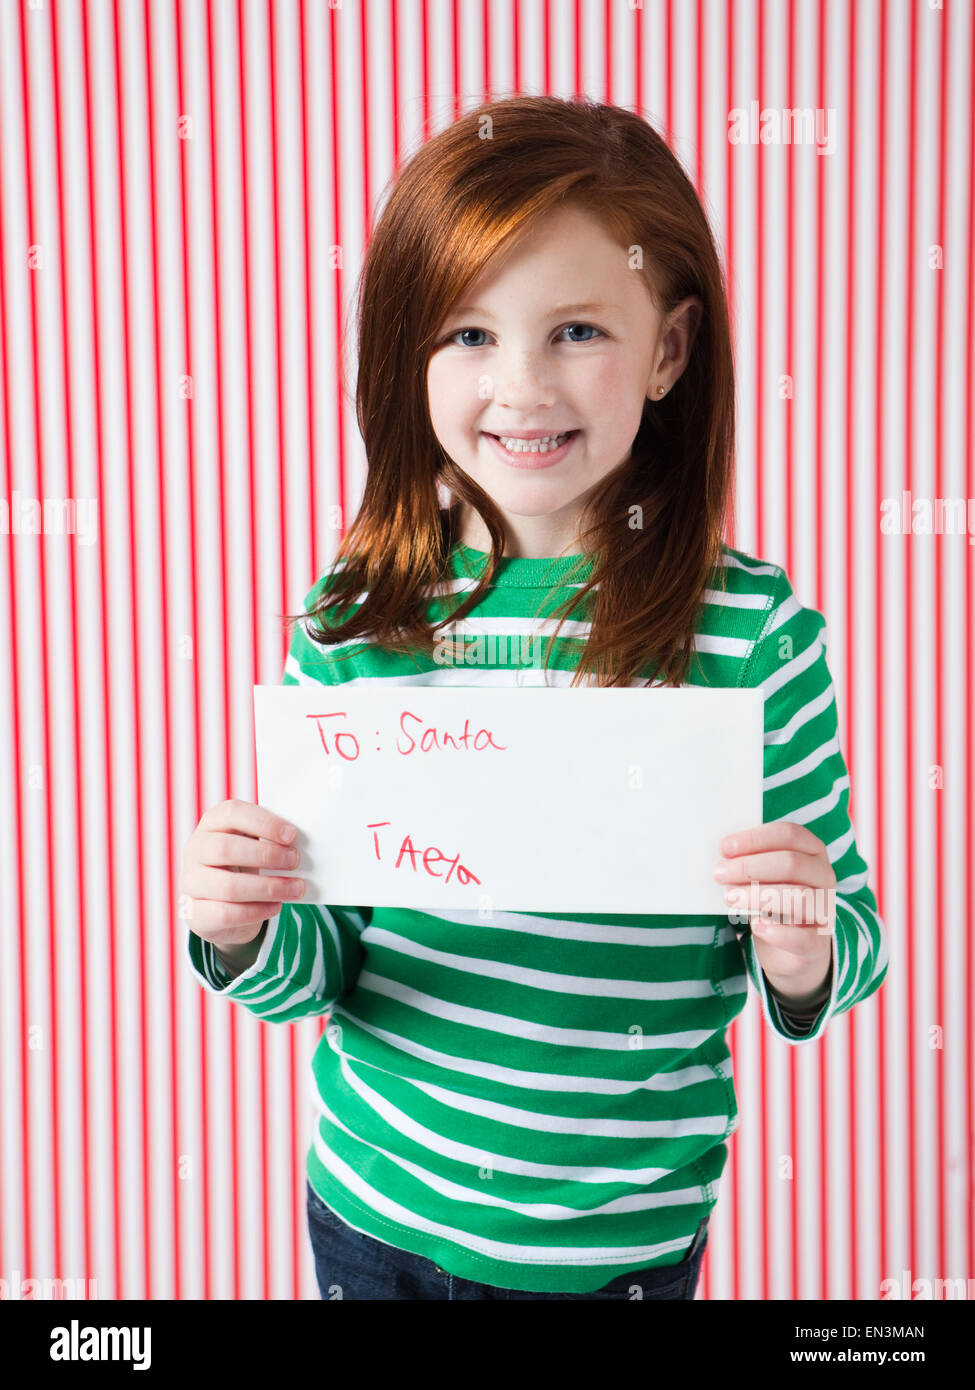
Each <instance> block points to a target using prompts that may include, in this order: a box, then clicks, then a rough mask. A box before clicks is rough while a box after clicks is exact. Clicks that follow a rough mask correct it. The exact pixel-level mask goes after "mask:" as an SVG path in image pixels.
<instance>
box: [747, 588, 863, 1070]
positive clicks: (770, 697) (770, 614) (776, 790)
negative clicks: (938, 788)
mask: <svg viewBox="0 0 975 1390" xmlns="http://www.w3.org/2000/svg"><path fill="white" fill-rule="evenodd" d="M825 627H826V620H825V618H824V617H823V615H822V614H821V613H819V612H817V611H816V610H815V609H812V608H805V607H803V606H802V605H801V604H800V603H799V602H798V600H797V599H796V597H795V594H794V593H793V590H792V585H791V584H790V582H789V578H788V576H787V575H786V573H785V571H780V573H779V576H778V578H777V581H776V584H775V587H774V590H773V593H772V597H771V601H770V604H769V607H768V610H767V614H766V622H765V625H764V627H763V629H762V632H761V635H760V637H759V639H758V640H757V642H756V644H755V647H754V649H753V651H752V653H751V656H750V658H749V660H748V661H746V662H745V663H744V666H743V668H742V676H741V684H742V685H747V686H752V687H754V686H759V687H761V689H762V691H763V692H764V696H765V718H764V762H763V820H764V821H765V822H770V821H797V822H798V823H799V824H801V825H804V826H806V827H808V829H809V830H811V831H812V833H813V834H814V835H817V836H818V837H819V839H821V840H822V841H823V843H824V844H825V845H826V848H827V852H828V854H829V861H830V864H831V865H832V868H833V872H834V873H835V875H836V925H835V934H834V937H833V953H832V971H831V978H830V992H829V997H828V998H827V999H826V1000H825V1002H824V1003H823V1004H822V1006H821V1007H820V1008H819V1009H818V1011H815V1012H814V1013H813V1014H812V1015H809V1014H807V1015H806V1018H807V1019H808V1018H809V1017H810V1016H811V1017H812V1018H813V1019H814V1021H813V1022H812V1024H811V1025H810V1024H809V1023H808V1022H806V1023H805V1024H803V1023H801V1022H799V1021H798V1017H801V1016H796V1015H795V1012H794V1011H790V1010H789V1007H788V1005H787V1004H783V1003H782V1002H781V1001H779V1000H778V999H777V998H776V997H775V995H774V994H773V993H772V992H771V991H770V990H769V988H768V984H767V981H766V980H765V976H764V974H763V972H762V969H761V966H760V964H759V961H758V958H757V955H756V952H755V945H754V941H753V939H752V934H751V931H750V930H749V929H748V928H747V927H746V928H745V929H744V931H743V933H742V937H741V946H742V950H743V952H744V956H745V965H746V968H747V971H748V974H749V976H750V977H751V980H752V982H753V984H754V985H755V987H756V988H757V990H758V992H759V995H760V998H761V1003H762V1011H763V1013H764V1015H765V1018H766V1021H767V1022H768V1023H769V1025H770V1026H771V1027H772V1029H773V1030H774V1031H775V1032H776V1033H778V1034H779V1035H780V1036H781V1037H783V1038H785V1039H786V1041H787V1042H790V1043H798V1042H809V1041H813V1040H815V1039H817V1038H819V1037H821V1036H822V1034H823V1031H824V1030H825V1028H826V1025H827V1023H828V1022H829V1020H830V1019H831V1018H832V1017H833V1015H834V1014H838V1013H844V1012H845V1011H846V1010H847V1009H850V1008H852V1007H853V1005H854V1004H856V1003H858V1002H859V1001H860V1000H862V999H867V998H869V996H870V995H871V994H873V993H874V992H875V991H876V990H877V989H878V988H879V987H880V985H881V983H882V982H883V980H884V977H885V975H886V973H887V963H888V955H887V935H886V931H885V928H884V925H883V922H882V921H881V918H880V915H879V913H878V911H877V902H876V899H875V897H874V895H873V893H872V892H871V889H870V887H869V884H868V882H867V879H868V869H867V865H866V863H865V861H864V859H863V857H862V856H861V854H860V852H859V850H858V849H857V844H856V838H855V834H854V829H853V826H852V824H851V822H850V817H849V812H848V805H849V799H850V778H849V774H848V772H847V768H846V763H845V762H844V759H843V754H842V751H841V749H840V745H839V737H838V720H837V711H836V697H835V693H834V689H833V681H832V677H831V675H830V671H829V666H828V664H827V659H826V640H825V632H824V630H825ZM791 1018H796V1022H790V1021H789V1020H790V1019H791Z"/></svg>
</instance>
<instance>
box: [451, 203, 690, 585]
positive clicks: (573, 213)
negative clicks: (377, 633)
mask: <svg viewBox="0 0 975 1390" xmlns="http://www.w3.org/2000/svg"><path fill="white" fill-rule="evenodd" d="M643 251H644V257H645V258H646V256H647V253H648V251H649V248H643ZM461 299H462V305H461V306H460V307H458V308H457V309H455V310H454V311H453V312H452V313H451V314H450V315H449V317H448V318H447V319H445V320H444V322H443V324H442V326H441V331H440V332H439V333H438V334H437V339H436V344H435V347H434V352H433V355H432V357H431V360H430V366H429V370H428V373H427V391H428V398H429V407H430V417H431V420H432V423H433V429H434V433H435V434H436V436H437V439H438V440H439V441H440V444H441V445H442V446H443V449H444V451H445V452H446V453H447V455H448V456H449V457H450V458H451V459H453V461H454V462H455V463H456V464H457V465H458V466H459V467H460V468H462V469H463V470H464V472H465V473H467V474H468V475H469V476H470V477H471V478H473V480H474V481H475V482H476V483H478V484H479V485H480V486H481V487H482V488H483V489H484V491H485V492H487V493H488V494H489V496H490V497H491V498H492V499H493V500H494V502H495V503H496V504H497V506H498V507H499V508H500V509H501V511H502V513H503V514H504V518H505V528H506V531H507V538H506V545H505V554H506V555H508V554H510V555H522V556H526V557H531V556H540V557H544V556H550V555H557V554H560V553H574V552H575V546H576V535H577V523H578V521H579V518H580V516H581V512H582V508H583V505H584V503H585V501H586V500H587V498H588V495H589V493H590V492H592V491H593V489H595V488H596V487H598V485H599V484H600V483H601V481H602V480H603V479H604V478H605V477H606V476H607V474H609V473H611V472H612V471H613V469H615V468H616V467H617V466H618V465H619V464H621V463H622V462H624V461H625V460H626V459H627V457H628V455H629V451H630V446H631V444H632V443H633V439H634V437H635V436H636V432H637V430H638V428H639V425H640V418H641V412H642V410H643V404H644V401H645V399H646V398H647V396H652V397H654V398H655V390H656V386H657V385H658V384H662V385H664V386H666V387H667V388H668V389H669V387H670V385H671V384H672V382H673V380H674V379H676V376H677V375H679V372H680V368H681V362H680V360H676V361H675V360H672V359H671V358H669V357H666V356H665V354H664V346H665V344H664V342H663V340H662V338H661V334H660V328H661V318H660V315H659V313H658V311H657V310H656V308H655V306H654V303H653V300H652V298H651V296H650V292H649V290H648V289H647V285H646V282H645V280H644V277H643V274H642V272H641V271H639V270H634V269H631V268H630V266H629V264H628V261H627V249H626V248H625V247H622V246H620V245H619V244H618V243H617V242H616V241H615V240H614V239H613V238H612V237H611V235H610V234H609V232H608V231H607V230H605V229H604V227H603V225H602V223H601V222H600V221H599V220H598V219H597V218H596V217H594V216H592V215H591V214H589V213H587V212H585V211H583V210H581V209H579V208H574V207H565V208H559V209H557V210H556V211H554V212H551V213H548V214H547V215H546V217H545V218H544V220H543V221H541V222H540V223H539V224H538V225H537V226H536V227H535V228H534V229H533V230H532V231H531V232H530V233H527V234H526V235H525V236H524V237H523V238H522V239H521V241H520V242H519V244H518V245H517V246H516V247H515V248H514V249H513V250H512V251H511V252H510V253H509V254H508V255H507V256H506V257H505V258H504V259H503V260H501V261H500V262H496V263H495V265H494V266H492V268H491V273H490V274H485V275H483V276H481V278H480V279H478V280H476V281H475V282H474V283H473V284H471V285H470V286H469V287H468V289H467V290H466V291H465V293H464V294H463V295H462V296H461ZM678 358H679V354H678ZM564 433H570V438H569V440H568V441H567V443H566V444H564V445H562V447H559V448H557V449H555V450H554V451H552V452H548V453H546V452H541V451H539V452H528V453H525V452H518V453H512V452H510V451H509V450H507V449H506V448H505V447H504V446H503V445H502V444H501V443H500V441H499V438H498V436H504V437H505V438H506V439H508V440H509V442H510V440H511V437H512V436H518V435H521V436H526V435H536V436H537V435H546V436H557V435H562V434H564ZM559 443H560V444H561V440H560V441H559ZM461 539H462V540H464V541H465V542H466V543H467V544H469V545H473V546H475V547H476V548H477V549H484V550H487V549H489V548H490V538H489V535H488V532H487V530H486V529H485V528H484V526H483V523H481V521H480V518H479V517H478V516H477V514H476V513H473V511H472V510H471V509H470V508H468V507H466V506H465V507H464V508H463V510H462V525H461Z"/></svg>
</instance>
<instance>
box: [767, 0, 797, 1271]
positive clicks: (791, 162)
mask: <svg viewBox="0 0 975 1390" xmlns="http://www.w3.org/2000/svg"><path fill="white" fill-rule="evenodd" d="M785 53H786V64H787V71H786V84H785V97H786V105H787V106H789V107H790V108H791V107H792V106H794V105H797V104H798V97H797V96H796V37H795V25H794V14H793V10H792V7H791V5H790V6H789V8H788V10H787V12H786V29H785ZM795 173H796V165H795V157H794V156H793V154H792V151H791V150H787V151H786V161H785V174H786V199H785V215H786V233H785V248H786V249H785V256H786V261H785V356H786V360H785V370H786V373H787V374H788V377H789V381H790V382H791V383H793V385H794V383H795V374H796V366H795V364H796V347H795V329H796V318H795V222H796V219H795V210H796V201H795V200H796V194H795V183H796V179H795ZM795 408H796V401H795V392H794V391H792V392H790V394H789V396H787V397H786V400H785V411H784V429H783V442H784V448H785V569H786V573H787V574H790V575H791V574H792V573H793V572H794V568H793V567H794V565H795V497H794V495H793V486H792V480H793V470H794V468H795V432H796V431H795V426H796V417H795ZM798 1050H799V1049H798V1048H795V1047H790V1048H789V1049H788V1052H789V1153H790V1155H791V1158H792V1181H791V1183H790V1185H789V1231H790V1240H791V1242H792V1261H791V1266H790V1271H789V1280H790V1282H789V1290H788V1296H789V1297H790V1298H792V1299H795V1298H798V1297H799V1186H800V1184H801V1183H803V1182H804V1180H805V1173H804V1171H803V1169H802V1165H801V1163H800V1162H799V1103H798V1071H799V1068H798V1065H797V1064H798V1060H799V1059H798V1055H797V1054H798ZM770 1159H771V1156H769V1157H767V1158H766V1162H767V1163H770ZM769 1171H771V1168H770V1169H769Z"/></svg>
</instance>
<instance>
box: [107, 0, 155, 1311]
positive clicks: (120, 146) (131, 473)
mask: <svg viewBox="0 0 975 1390" xmlns="http://www.w3.org/2000/svg"><path fill="white" fill-rule="evenodd" d="M119 28H120V13H119V5H118V0H115V4H114V6H113V11H112V49H113V58H114V64H115V72H114V77H115V109H116V112H117V115H118V120H117V122H116V131H115V133H116V155H117V160H118V175H119V194H120V213H121V216H120V222H119V240H120V244H121V271H122V340H123V368H122V370H123V372H124V375H125V397H124V399H125V445H126V465H127V476H128V496H129V507H128V516H127V521H128V543H129V556H128V558H129V574H130V575H131V576H132V581H133V589H135V590H136V591H137V589H138V583H137V574H138V571H137V562H136V548H137V545H136V529H135V517H136V506H137V497H136V481H135V438H134V432H133V423H132V417H133V411H134V403H133V399H132V373H131V370H130V363H131V360H132V354H131V348H130V340H129V286H130V276H129V250H128V236H127V232H126V226H127V209H128V206H129V197H128V186H129V185H128V178H127V164H126V148H125V141H124V139H123V123H124V122H123V111H124V102H123V96H122V54H121V50H120V46H119ZM139 607H140V604H139V600H138V594H137V592H136V593H135V594H134V595H133V602H132V604H131V606H130V609H129V613H130V637H131V642H132V698H133V701H134V704H133V708H134V709H136V710H139V709H141V708H142V681H141V674H140V673H141V665H142V659H141V655H140V644H139V623H138V619H137V612H138V609H139ZM132 753H133V760H134V779H133V780H134V787H133V792H134V797H133V799H134V805H135V823H136V824H135V833H136V843H137V844H139V845H141V844H142V843H143V837H144V833H145V832H144V830H143V821H142V795H141V793H142V786H143V776H142V740H141V736H140V731H139V727H138V723H136V725H135V727H134V729H133V748H132ZM136 874H137V882H138V905H139V929H138V933H137V936H138V942H139V1064H140V1076H139V1079H140V1085H141V1093H140V1099H141V1102H142V1107H141V1116H140V1119H141V1125H142V1133H141V1142H142V1154H143V1157H144V1158H145V1156H146V1155H147V1152H148V1139H149V1115H148V1091H149V1077H148V1068H147V1052H148V1043H147V1039H146V962H145V941H144V938H143V936H142V931H143V929H144V928H143V924H144V923H145V922H146V921H147V920H148V916H149V911H148V909H149V904H148V901H147V898H146V884H145V865H144V862H143V858H142V855H141V854H140V855H139V857H138V866H137V870H136ZM142 1224H143V1240H144V1244H143V1288H144V1296H145V1298H146V1299H151V1298H152V1296H153V1293H152V1290H153V1285H152V1199H151V1194H150V1187H149V1167H148V1163H146V1162H143V1167H142Z"/></svg>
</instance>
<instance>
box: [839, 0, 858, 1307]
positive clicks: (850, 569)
mask: <svg viewBox="0 0 975 1390" xmlns="http://www.w3.org/2000/svg"><path fill="white" fill-rule="evenodd" d="M847 42H848V54H849V57H848V66H847V87H846V110H847V122H848V128H849V132H850V135H849V139H848V141H847V151H846V344H845V353H844V366H845V368H846V373H845V385H844V391H843V405H844V411H845V424H844V440H843V458H844V463H845V467H844V473H845V476H846V500H845V511H846V525H845V528H844V535H845V538H846V556H845V565H844V570H843V574H844V581H845V583H844V589H845V593H846V660H845V666H846V690H845V691H844V695H843V716H844V717H843V727H844V734H843V747H844V750H845V753H846V766H847V770H848V771H849V774H850V789H849V802H848V803H847V809H848V811H849V816H850V821H851V823H852V824H853V825H854V827H855V826H856V808H855V806H854V804H853V789H854V786H855V784H856V777H855V773H854V768H855V766H856V748H855V746H854V743H853V707H854V703H855V701H854V692H855V690H856V665H855V657H854V642H853V626H854V623H855V621H856V615H855V612H854V605H853V596H854V592H855V583H856V576H855V574H854V559H853V532H854V522H855V518H856V510H855V503H854V488H853V480H854V468H855V459H854V457H853V391H852V389H851V381H852V380H853V373H854V347H853V324H854V321H855V308H854V306H855V303H856V296H855V293H854V280H855V276H856V225H857V223H856V179H855V172H856V157H857V150H858V149H859V146H860V141H859V138H858V133H857V120H856V54H857V23H856V6H855V5H851V6H850V9H849V29H848V31H847ZM847 1038H848V1040H849V1058H848V1070H847V1085H848V1087H849V1096H848V1108H847V1126H848V1137H849V1160H848V1162H849V1180H848V1203H847V1212H846V1225H847V1229H848V1230H849V1232H850V1293H851V1295H852V1297H853V1298H856V1296H857V1293H858V1291H859V1287H860V1257H859V1256H860V1247H859V1237H858V1233H857V1174H858V1173H859V1171H860V1162H859V1157H858V1154H857V1113H858V1110H859V1088H858V1085H857V1078H858V1075H859V1070H860V1067H859V1062H858V1059H857V1035H856V1027H855V1026H853V1020H851V1027H850V1028H849V1029H848V1031H847Z"/></svg>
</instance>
